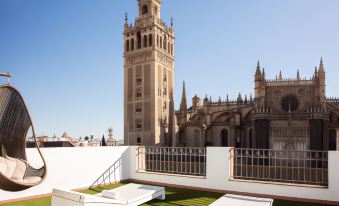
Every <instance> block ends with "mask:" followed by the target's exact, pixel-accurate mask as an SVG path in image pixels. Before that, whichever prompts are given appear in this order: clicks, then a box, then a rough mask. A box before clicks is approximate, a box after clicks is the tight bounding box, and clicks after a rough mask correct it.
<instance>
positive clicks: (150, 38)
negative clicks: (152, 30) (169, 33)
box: [148, 34, 153, 46]
mask: <svg viewBox="0 0 339 206" xmlns="http://www.w3.org/2000/svg"><path fill="white" fill-rule="evenodd" d="M148 46H153V40H152V34H150V35H148Z"/></svg>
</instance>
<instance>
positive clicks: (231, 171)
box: [228, 148, 234, 179]
mask: <svg viewBox="0 0 339 206" xmlns="http://www.w3.org/2000/svg"><path fill="white" fill-rule="evenodd" d="M228 155H229V165H230V168H229V173H230V174H229V175H230V179H233V178H234V148H230V149H229V153H228Z"/></svg>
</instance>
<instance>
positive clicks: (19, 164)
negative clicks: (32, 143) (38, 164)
mask: <svg viewBox="0 0 339 206" xmlns="http://www.w3.org/2000/svg"><path fill="white" fill-rule="evenodd" d="M6 158H7V159H8V160H10V161H12V162H15V163H16V166H15V170H14V172H13V174H12V177H11V178H12V179H15V180H21V179H23V178H24V175H25V173H26V170H27V166H26V163H25V162H24V161H22V160H19V159H16V158H13V157H9V156H6Z"/></svg>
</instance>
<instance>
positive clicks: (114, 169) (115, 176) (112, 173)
mask: <svg viewBox="0 0 339 206" xmlns="http://www.w3.org/2000/svg"><path fill="white" fill-rule="evenodd" d="M120 168H121V159H118V160H117V161H116V162H114V163H113V164H112V165H111V166H110V167H109V168H107V169H106V170H105V171H104V172H103V173H102V174H101V175H100V176H99V177H98V178H97V179H96V180H95V181H94V182H93V183H92V185H91V186H90V187H89V188H90V189H94V188H96V187H100V186H105V185H111V184H114V183H117V182H118V181H120V176H119V175H120V172H121V171H120Z"/></svg>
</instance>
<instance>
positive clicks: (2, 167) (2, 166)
mask: <svg viewBox="0 0 339 206" xmlns="http://www.w3.org/2000/svg"><path fill="white" fill-rule="evenodd" d="M6 169H7V164H6V161H5V158H3V157H0V173H2V174H6Z"/></svg>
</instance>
